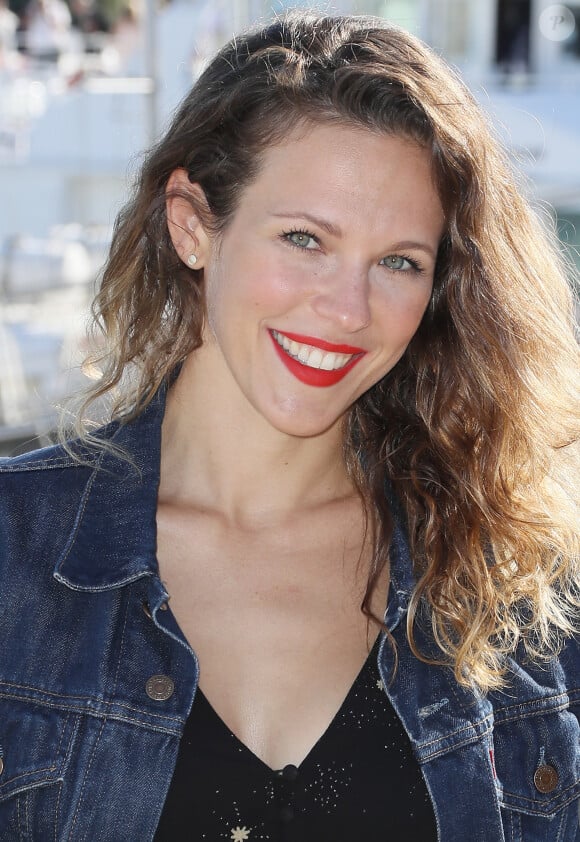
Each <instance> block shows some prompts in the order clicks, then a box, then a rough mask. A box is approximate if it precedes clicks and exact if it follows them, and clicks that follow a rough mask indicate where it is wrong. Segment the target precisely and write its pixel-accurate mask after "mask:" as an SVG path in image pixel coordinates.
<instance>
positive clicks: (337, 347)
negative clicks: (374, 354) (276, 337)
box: [276, 330, 366, 354]
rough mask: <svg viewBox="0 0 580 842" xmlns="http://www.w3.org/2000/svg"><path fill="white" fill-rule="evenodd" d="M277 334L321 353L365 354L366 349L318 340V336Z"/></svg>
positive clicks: (284, 332)
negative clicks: (316, 349) (310, 346)
mask: <svg viewBox="0 0 580 842" xmlns="http://www.w3.org/2000/svg"><path fill="white" fill-rule="evenodd" d="M276 333H279V334H281V335H282V336H287V337H288V339H291V340H292V341H294V342H300V343H301V344H302V345H312V346H313V347H314V348H320V350H321V351H331V352H332V353H334V354H364V353H366V352H365V350H364V348H356V347H355V346H354V345H341V344H336V343H334V342H327V341H326V339H318V337H316V336H304V335H303V334H301V333H287V332H286V331H284V330H277V331H276Z"/></svg>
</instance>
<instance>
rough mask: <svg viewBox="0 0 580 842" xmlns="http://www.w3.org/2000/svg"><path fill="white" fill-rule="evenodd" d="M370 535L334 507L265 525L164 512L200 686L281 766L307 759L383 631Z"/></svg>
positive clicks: (167, 576) (161, 535)
mask: <svg viewBox="0 0 580 842" xmlns="http://www.w3.org/2000/svg"><path fill="white" fill-rule="evenodd" d="M363 536H364V533H363V526H362V522H361V521H358V522H357V520H356V518H354V517H353V518H343V519H342V521H340V520H339V519H338V518H336V517H333V516H332V513H328V512H325V513H324V516H323V517H318V518H314V517H313V518H306V519H302V521H301V523H300V525H299V526H298V525H297V524H295V523H288V524H285V525H284V526H283V527H282V528H278V529H273V528H263V529H255V530H247V529H237V530H232V529H224V528H223V526H222V525H221V524H220V523H219V522H216V521H215V519H213V518H208V517H204V516H193V517H190V518H188V519H187V521H184V520H183V519H181V518H179V517H175V513H171V512H167V511H165V512H164V511H163V508H161V510H160V512H159V517H158V556H159V563H160V570H161V576H162V579H163V580H164V583H165V585H166V587H167V589H168V591H169V594H170V607H171V610H172V612H173V614H174V616H175V618H176V619H177V622H178V623H179V625H180V627H181V630H182V631H183V633H184V635H185V636H186V638H187V639H188V641H189V643H190V644H191V646H192V648H193V649H194V651H195V652H196V654H197V656H198V659H199V665H200V687H201V688H202V690H203V692H204V694H205V695H206V696H207V698H208V700H209V701H210V702H211V704H212V706H213V707H214V709H215V710H216V712H217V713H218V714H219V716H220V717H221V718H222V719H223V720H224V722H226V723H227V725H228V727H229V728H230V729H231V730H232V732H233V733H234V734H235V735H236V736H237V737H238V738H239V739H240V740H241V741H242V742H243V743H244V744H245V745H247V746H248V747H249V748H250V749H251V751H253V752H254V753H255V754H256V755H257V756H259V757H260V758H261V759H262V760H263V761H264V762H266V763H267V764H268V765H270V766H272V767H277V766H283V765H285V764H287V763H294V764H297V763H299V762H300V761H301V760H302V759H303V757H304V756H306V754H307V753H308V751H309V750H310V748H311V747H312V745H313V744H314V743H315V742H316V740H317V739H318V738H319V737H320V735H321V734H322V733H323V732H324V730H325V729H326V727H327V726H328V724H329V722H330V721H331V720H332V717H333V716H334V715H335V714H336V712H337V710H338V709H339V707H340V705H341V703H342V701H343V700H344V698H345V696H346V694H347V692H348V689H349V687H350V686H351V685H352V683H353V681H354V679H355V677H356V675H357V674H358V672H359V671H360V669H361V666H362V664H363V663H364V661H365V659H366V657H367V655H368V652H369V651H370V647H371V646H372V642H373V640H374V639H375V638H376V636H377V634H378V626H377V625H376V624H372V623H371V624H369V621H368V619H367V617H366V616H365V615H364V614H363V613H362V612H361V610H360V604H361V601H362V598H363V595H364V590H365V587H366V578H367V577H366V569H367V564H368V557H367V556H365V549H364V537H363ZM384 598H386V587H385V588H384ZM377 602H378V600H377ZM377 607H378V610H379V611H380V612H381V615H382V611H381V609H380V607H379V606H378V605H377Z"/></svg>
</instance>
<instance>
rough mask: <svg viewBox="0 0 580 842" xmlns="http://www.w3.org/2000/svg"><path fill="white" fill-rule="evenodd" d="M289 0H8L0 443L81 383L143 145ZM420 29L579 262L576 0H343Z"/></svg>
mask: <svg viewBox="0 0 580 842" xmlns="http://www.w3.org/2000/svg"><path fill="white" fill-rule="evenodd" d="M300 5H301V4H299V3H284V2H281V0H278V2H271V0H234V1H233V2H226V0H168V1H167V0H166V2H161V0H129V1H128V0H0V190H1V203H0V455H2V454H9V453H16V452H22V450H24V449H27V448H30V447H32V446H38V445H39V444H44V443H47V442H48V441H49V438H50V433H51V431H53V430H54V428H55V424H56V419H57V417H58V412H59V407H60V406H61V405H62V401H63V398H64V396H65V395H67V394H68V393H70V392H71V391H74V390H76V389H78V388H79V387H80V386H81V385H82V380H83V376H82V375H81V372H80V363H81V361H82V359H83V357H84V355H85V353H86V352H87V350H88V345H87V340H86V338H85V331H86V326H87V321H88V313H89V306H90V301H91V298H92V295H93V292H94V289H95V282H96V279H97V276H98V272H99V269H100V267H101V266H102V264H103V261H104V260H105V257H106V253H107V248H108V243H109V240H110V236H111V229H112V224H113V221H114V219H115V215H116V213H117V211H118V210H119V208H120V205H121V203H122V202H123V199H124V197H126V195H127V191H128V189H129V187H130V184H131V179H132V176H133V175H134V173H135V171H136V169H137V167H138V165H139V160H140V157H139V156H140V154H141V153H142V151H143V150H144V149H145V148H146V147H147V146H148V145H149V144H150V143H151V142H153V141H154V139H155V138H156V137H158V136H159V134H160V133H161V132H162V131H163V128H164V126H165V125H166V123H167V121H168V119H169V116H170V115H171V112H172V110H173V109H174V108H175V106H176V104H177V102H178V101H179V99H180V98H181V97H182V96H183V95H184V94H185V93H186V91H187V90H188V88H189V86H190V85H191V83H192V81H193V80H194V79H195V78H196V76H197V75H198V74H199V72H200V70H201V69H202V68H203V66H204V64H205V63H206V61H207V60H208V58H209V57H210V56H211V55H212V54H213V53H214V52H215V50H216V49H217V48H218V47H219V46H221V44H222V43H223V42H224V41H226V40H227V39H229V38H230V37H231V36H232V34H233V33H234V32H236V31H238V30H239V29H241V28H243V27H245V26H247V25H249V24H251V23H254V22H255V21H257V20H261V19H265V18H268V17H270V16H271V15H272V14H273V13H275V12H280V11H282V10H283V9H285V8H289V7H296V6H300ZM305 5H307V6H308V7H309V8H318V9H321V10H323V11H326V12H328V11H331V12H332V11H336V12H349V13H356V14H374V15H379V16H381V17H384V18H387V19H389V20H391V21H394V22H396V23H398V24H401V25H402V26H404V27H405V28H406V29H408V30H410V31H411V32H413V33H415V34H416V35H418V36H419V37H421V38H422V39H423V40H425V41H426V42H427V43H429V44H430V45H431V46H433V47H434V48H435V49H436V50H437V51H438V52H440V53H441V54H442V55H443V56H444V57H445V58H447V59H448V60H449V61H450V62H451V63H452V64H453V65H455V66H456V67H457V68H458V69H459V70H460V71H461V72H462V74H463V76H464V78H465V79H466V81H467V83H468V84H469V86H470V87H471V89H472V91H473V92H474V94H475V95H476V97H477V98H478V99H479V101H480V102H481V104H482V105H483V107H484V108H485V109H486V110H487V111H488V112H489V113H490V114H491V115H492V116H493V118H494V120H495V122H496V125H497V128H498V132H499V133H500V135H501V137H502V138H503V140H504V142H505V144H506V145H507V148H508V150H509V153H510V155H511V156H513V159H514V161H515V162H516V164H517V166H518V167H519V168H520V170H521V171H522V173H523V175H524V177H525V184H526V187H525V189H526V190H527V191H528V192H529V193H530V195H531V197H532V199H533V200H534V202H536V203H537V204H538V205H539V206H540V207H542V208H544V209H545V212H547V213H549V214H550V215H551V216H552V217H553V219H554V220H555V222H556V224H557V229H558V232H559V236H560V238H561V241H562V246H563V249H564V250H566V251H567V252H568V254H569V255H570V256H571V258H572V259H573V260H574V261H575V262H576V264H577V265H578V266H579V267H580V261H579V258H578V248H579V247H580V0H569V2H568V3H567V4H565V5H561V4H553V3H550V2H547V0H335V2H331V3H329V2H324V3H317V2H309V3H307V4H305Z"/></svg>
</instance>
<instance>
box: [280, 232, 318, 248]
mask: <svg viewBox="0 0 580 842" xmlns="http://www.w3.org/2000/svg"><path fill="white" fill-rule="evenodd" d="M293 234H300V235H301V236H302V237H308V238H309V239H311V240H314V242H315V243H317V244H318V245H320V240H319V239H318V237H317V236H316V235H315V234H312V233H311V232H310V231H306V229H305V228H292V230H291V231H284V233H283V234H282V235H281V237H282V239H283V240H284V242H285V243H288V245H290V246H293V247H294V248H295V249H298V250H299V251H308V250H309V249H306V248H303V247H302V246H297V245H296V243H293V242H292V240H291V239H290V237H292V236H293Z"/></svg>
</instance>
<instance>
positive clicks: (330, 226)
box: [272, 210, 437, 260]
mask: <svg viewBox="0 0 580 842" xmlns="http://www.w3.org/2000/svg"><path fill="white" fill-rule="evenodd" d="M272 216H274V217H277V218H282V219H289V218H290V217H299V218H300V219H306V220H308V222H312V224H313V225H317V226H318V227H319V228H322V230H323V231H326V233H327V234H330V235H331V236H332V237H342V229H341V228H340V226H339V225H335V224H334V223H332V222H329V221H328V220H327V219H323V218H322V217H320V216H315V215H314V214H312V213H308V212H307V211H292V210H289V211H284V212H283V213H272ZM406 249H413V250H414V251H422V252H425V254H428V255H429V257H431V258H432V259H433V260H435V259H436V258H437V249H433V248H432V247H431V246H430V245H429V244H428V243H421V242H419V241H418V240H402V241H401V242H399V243H394V245H393V246H392V250H393V251H394V252H396V251H403V250H406Z"/></svg>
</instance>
